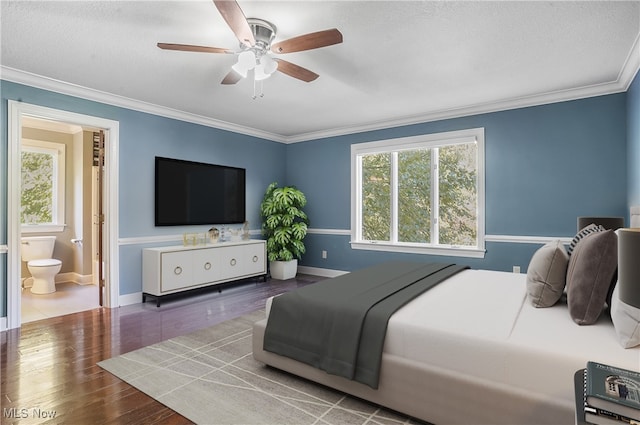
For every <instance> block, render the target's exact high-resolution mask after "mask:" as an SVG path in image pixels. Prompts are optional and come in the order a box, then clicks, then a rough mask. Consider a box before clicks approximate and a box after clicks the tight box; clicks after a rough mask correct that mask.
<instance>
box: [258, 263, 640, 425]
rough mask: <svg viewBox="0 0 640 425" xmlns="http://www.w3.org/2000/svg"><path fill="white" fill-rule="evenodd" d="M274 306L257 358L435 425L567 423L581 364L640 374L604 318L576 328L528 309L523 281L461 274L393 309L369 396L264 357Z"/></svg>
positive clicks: (565, 318)
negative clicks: (378, 371) (377, 376)
mask: <svg viewBox="0 0 640 425" xmlns="http://www.w3.org/2000/svg"><path fill="white" fill-rule="evenodd" d="M272 303H273V299H269V300H268V301H267V306H266V312H267V314H266V317H265V319H263V320H261V321H258V322H257V323H255V324H254V328H253V355H254V357H255V359H257V360H258V361H260V362H263V363H265V364H267V365H270V366H273V367H275V368H278V369H281V370H284V371H287V372H290V373H293V374H295V375H298V376H301V377H304V378H307V379H310V380H312V381H315V382H318V383H320V384H323V385H327V386H329V387H332V388H335V389H337V390H340V391H343V392H346V393H348V394H352V395H354V396H356V397H360V398H363V399H365V400H369V401H371V402H374V403H377V404H380V405H382V406H386V407H388V408H391V409H394V410H397V411H399V412H402V413H405V414H408V415H411V416H413V417H415V418H418V419H421V420H424V421H427V422H430V423H433V424H438V425H440V424H461V423H466V424H471V423H473V424H563V423H566V424H570V423H574V421H575V399H574V379H573V378H574V373H575V372H576V371H577V370H578V369H581V368H584V367H585V365H586V363H587V361H589V360H592V361H597V362H601V363H607V364H611V365H615V366H617V367H622V368H627V369H633V370H638V368H639V367H640V348H639V347H636V348H631V349H624V348H622V347H621V346H620V344H619V343H618V341H617V339H616V334H615V332H614V329H613V325H612V322H611V318H610V317H609V315H607V314H602V315H600V317H599V318H598V320H597V321H596V322H595V323H594V324H592V325H590V326H578V325H577V324H576V323H575V322H574V321H573V320H572V318H571V317H570V316H569V314H568V313H567V303H566V302H565V301H562V300H561V301H560V302H558V303H556V304H555V305H553V306H551V307H549V308H536V307H534V306H533V305H532V304H531V302H529V301H528V299H527V284H526V275H524V274H514V273H506V272H496V271H486V270H471V269H468V270H462V271H460V272H458V273H456V274H455V275H453V276H451V277H449V278H447V279H446V280H445V281H444V282H442V283H440V284H438V285H437V286H435V287H433V288H431V289H429V290H428V291H426V292H424V293H423V294H421V295H419V296H417V297H416V298H414V299H413V300H411V301H409V302H408V303H407V304H405V305H404V306H403V307H401V308H400V309H399V310H398V311H397V312H396V313H395V314H393V315H392V316H391V318H390V319H389V322H388V327H387V330H386V338H385V340H384V347H383V351H382V364H381V368H380V377H379V383H378V387H377V389H374V388H372V387H371V386H369V385H365V384H362V383H360V382H356V381H353V380H350V379H347V378H344V377H342V376H336V375H333V374H329V373H327V372H325V371H323V370H321V369H318V368H316V367H313V366H310V365H308V364H305V363H302V362H300V361H296V360H293V359H291V358H288V357H285V356H281V355H278V354H275V353H273V352H269V351H265V350H264V335H265V328H266V326H267V321H268V318H269V315H270V312H271V306H272Z"/></svg>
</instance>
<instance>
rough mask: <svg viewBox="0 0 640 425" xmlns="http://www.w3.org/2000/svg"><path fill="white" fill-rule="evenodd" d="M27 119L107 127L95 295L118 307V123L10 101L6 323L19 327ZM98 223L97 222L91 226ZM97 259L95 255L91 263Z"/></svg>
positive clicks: (97, 129) (9, 325) (105, 304)
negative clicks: (23, 153)
mask: <svg viewBox="0 0 640 425" xmlns="http://www.w3.org/2000/svg"><path fill="white" fill-rule="evenodd" d="M24 119H39V120H45V121H50V122H54V123H66V124H67V125H74V126H78V127H81V128H82V129H84V130H89V131H99V130H104V134H105V137H104V150H103V152H104V167H98V168H103V169H104V184H103V185H101V186H102V188H103V189H104V191H103V196H102V199H103V211H104V213H103V214H102V217H101V219H103V225H102V226H100V227H101V229H102V231H103V235H104V241H103V244H102V247H103V261H102V262H100V265H99V267H100V268H103V272H102V274H103V280H104V288H103V289H102V290H98V291H99V292H98V293H97V294H96V296H101V298H102V300H103V303H102V305H103V306H104V307H109V308H112V307H117V306H118V305H119V302H118V298H119V279H118V275H119V272H118V249H117V248H118V247H117V234H118V232H117V228H118V226H117V222H118V220H117V218H118V216H117V212H118V208H117V200H118V180H117V176H118V155H117V152H118V149H117V148H118V138H119V123H118V122H117V121H112V120H106V119H103V118H99V117H93V116H89V115H82V114H76V113H72V112H67V111H60V110H56V109H51V108H46V107H42V106H38V105H30V104H25V103H22V102H16V101H9V121H8V130H9V131H8V133H9V140H8V145H9V148H8V165H9V167H8V193H7V195H8V196H7V200H8V202H7V203H8V208H7V210H8V217H7V227H8V235H7V236H8V238H7V239H8V240H7V242H8V243H7V244H8V248H9V249H8V255H7V299H8V303H7V326H8V328H9V329H11V328H16V327H19V326H20V324H21V323H22V320H21V293H22V289H21V266H22V264H21V255H20V240H21V227H22V226H21V223H20V221H21V219H20V205H21V199H20V194H21V174H20V158H21V156H20V155H21V141H22V138H23V134H22V122H23V120H24ZM92 227H96V226H92ZM93 262H95V261H93V259H92V263H93Z"/></svg>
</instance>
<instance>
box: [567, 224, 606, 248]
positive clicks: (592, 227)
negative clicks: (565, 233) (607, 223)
mask: <svg viewBox="0 0 640 425" xmlns="http://www.w3.org/2000/svg"><path fill="white" fill-rule="evenodd" d="M604 230H605V228H604V227H602V226H596V225H595V224H593V223H591V224H590V225H588V226H586V227H583V228H582V230H580V231H579V232H578V233H577V234H576V235H575V236H574V237H573V240H572V241H571V244H569V248H568V249H567V254H569V255H571V253H572V252H573V250H574V249H575V247H576V245H578V242H580V240H581V239H582V238H584V237H585V236H587V235H590V234H591V233H597V232H604Z"/></svg>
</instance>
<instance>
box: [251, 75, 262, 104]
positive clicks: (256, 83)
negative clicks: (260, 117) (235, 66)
mask: <svg viewBox="0 0 640 425" xmlns="http://www.w3.org/2000/svg"><path fill="white" fill-rule="evenodd" d="M258 84H260V87H259V94H257V93H256V86H257V85H258ZM262 87H263V86H262V80H261V81H260V82H259V83H258V80H256V79H255V78H254V79H253V96H251V99H253V100H256V99H257V98H258V96H259V97H264V92H263V91H262Z"/></svg>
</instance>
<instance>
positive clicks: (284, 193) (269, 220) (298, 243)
mask: <svg viewBox="0 0 640 425" xmlns="http://www.w3.org/2000/svg"><path fill="white" fill-rule="evenodd" d="M306 204H307V198H306V197H305V196H304V194H303V193H302V192H301V191H300V190H299V189H297V188H295V187H293V186H285V187H278V184H277V183H275V182H274V183H271V184H270V185H269V186H268V187H267V190H266V191H265V195H264V198H263V200H262V203H261V204H260V214H261V215H262V219H263V220H262V233H263V235H264V236H265V237H266V238H267V254H268V257H269V261H278V260H280V261H290V260H293V259H294V258H301V257H302V254H304V252H305V246H304V243H303V242H302V240H303V239H304V237H305V236H306V234H307V224H308V217H307V214H305V212H304V211H302V208H303V207H304V206H305V205H306Z"/></svg>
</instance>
